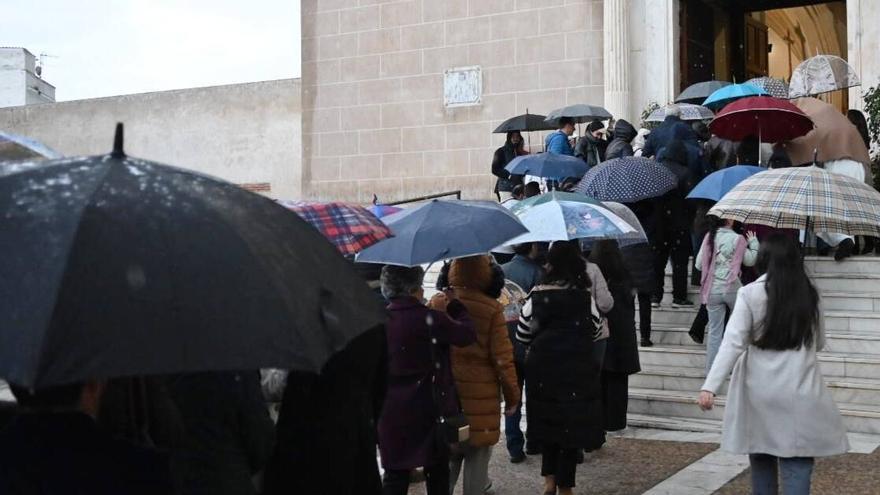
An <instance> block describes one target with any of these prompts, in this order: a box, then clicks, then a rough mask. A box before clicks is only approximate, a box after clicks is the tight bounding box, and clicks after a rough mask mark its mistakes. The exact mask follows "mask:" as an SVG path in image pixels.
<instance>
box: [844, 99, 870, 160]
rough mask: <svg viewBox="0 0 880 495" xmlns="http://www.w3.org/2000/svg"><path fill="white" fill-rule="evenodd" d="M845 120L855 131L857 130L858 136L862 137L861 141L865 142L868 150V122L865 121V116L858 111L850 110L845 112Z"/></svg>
mask: <svg viewBox="0 0 880 495" xmlns="http://www.w3.org/2000/svg"><path fill="white" fill-rule="evenodd" d="M846 118H848V119H849V121H850V122H852V124H853V125H854V126H856V129H858V130H859V135H860V136H862V141H864V142H865V146H866V147H867V148H868V150H870V149H871V136H870V135H869V134H868V121H867V120H865V114H863V113H862V112H861V111H859V110H856V109H854V108H850V109H849V110H847V111H846Z"/></svg>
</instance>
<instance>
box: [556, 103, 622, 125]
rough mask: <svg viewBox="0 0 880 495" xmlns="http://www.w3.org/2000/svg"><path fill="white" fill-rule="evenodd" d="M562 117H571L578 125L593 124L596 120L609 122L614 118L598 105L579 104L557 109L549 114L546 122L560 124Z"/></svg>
mask: <svg viewBox="0 0 880 495" xmlns="http://www.w3.org/2000/svg"><path fill="white" fill-rule="evenodd" d="M562 117H570V118H571V119H572V120H574V122H575V123H577V124H583V123H584V122H592V121H594V120H608V119H610V118H612V116H611V112H609V111H608V110H605V108H603V107H600V106H598V105H587V104H585V103H578V104H576V105H569V106H567V107H562V108H557V109H556V110H553V111H552V112H550V113H549V114H547V118H546V119H545V121H546V122H548V123H552V124H558V123H559V119H561V118H562Z"/></svg>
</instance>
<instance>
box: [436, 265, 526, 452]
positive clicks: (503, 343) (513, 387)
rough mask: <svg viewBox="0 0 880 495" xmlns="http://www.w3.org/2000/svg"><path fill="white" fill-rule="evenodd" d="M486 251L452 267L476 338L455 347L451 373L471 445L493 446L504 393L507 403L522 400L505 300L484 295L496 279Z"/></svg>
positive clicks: (453, 282) (457, 291)
mask: <svg viewBox="0 0 880 495" xmlns="http://www.w3.org/2000/svg"><path fill="white" fill-rule="evenodd" d="M490 263H491V261H490V259H489V257H488V256H472V257H469V258H462V259H457V260H455V261H453V262H452V266H451V267H450V269H449V284H450V286H451V287H452V288H453V289H454V291H455V296H456V297H457V298H458V299H459V300H460V301H461V302H462V303H464V305H465V307H466V308H467V310H468V313H469V314H470V316H471V319H472V320H473V323H474V330H475V331H476V334H477V341H476V343H474V344H471V345H469V346H467V347H455V348H453V349H452V374H453V376H454V377H455V385H456V388H457V389H458V396H459V398H460V399H461V406H462V409H463V410H464V414H465V416H467V418H468V421H469V423H470V426H471V438H470V444H471V445H473V446H474V447H486V446H490V445H495V444H496V443H498V439H499V438H500V434H501V432H500V428H499V426H500V423H501V395H500V393H499V389H500V390H501V392H502V393H503V394H504V401H505V403H507V404H516V403H519V400H520V390H519V386H518V385H517V381H516V368H515V367H514V362H513V345H512V344H511V342H510V338H509V337H508V335H507V324H506V322H505V319H504V310H503V308H502V306H501V304H500V303H499V302H498V301H496V300H495V299H493V298H492V297H490V296H488V295H487V294H486V289H487V288H488V287H489V284H490V282H491V278H492V270H491V264H490Z"/></svg>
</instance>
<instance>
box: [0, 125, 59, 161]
mask: <svg viewBox="0 0 880 495" xmlns="http://www.w3.org/2000/svg"><path fill="white" fill-rule="evenodd" d="M41 158H45V159H55V158H61V154H60V153H58V152H56V151H55V150H53V149H52V148H50V147H48V146H46V145H45V144H43V143H41V142H39V141H36V140H34V139H31V138H28V137H24V136H18V135H16V134H9V133H7V132H3V131H0V162H2V161H13V160H38V159H41Z"/></svg>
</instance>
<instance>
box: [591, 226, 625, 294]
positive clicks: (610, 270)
mask: <svg viewBox="0 0 880 495" xmlns="http://www.w3.org/2000/svg"><path fill="white" fill-rule="evenodd" d="M590 261H592V262H593V263H595V264H596V265H597V266H598V267H599V269H600V270H602V276H603V277H605V280H606V281H607V282H608V285H609V286H615V287H621V288H622V289H623V291H625V292H628V291H629V290H630V288H631V287H632V278H631V277H630V274H629V270H627V269H626V264H625V263H624V262H623V254H622V253H621V252H620V247H619V246H618V245H617V241H615V240H614V239H604V240H601V241H598V242H596V243H594V244H593V249H592V251H590Z"/></svg>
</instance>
